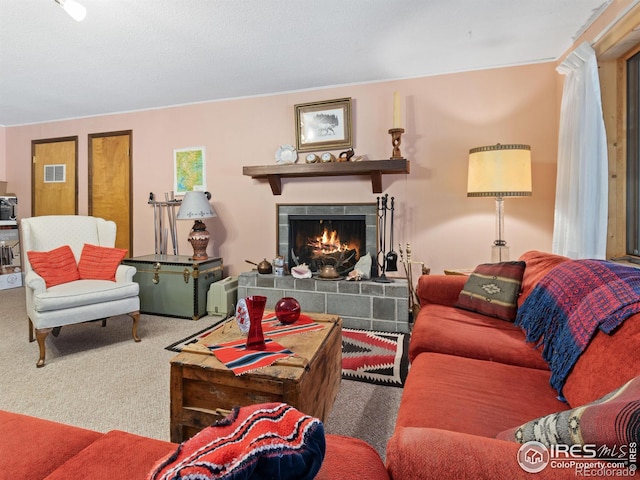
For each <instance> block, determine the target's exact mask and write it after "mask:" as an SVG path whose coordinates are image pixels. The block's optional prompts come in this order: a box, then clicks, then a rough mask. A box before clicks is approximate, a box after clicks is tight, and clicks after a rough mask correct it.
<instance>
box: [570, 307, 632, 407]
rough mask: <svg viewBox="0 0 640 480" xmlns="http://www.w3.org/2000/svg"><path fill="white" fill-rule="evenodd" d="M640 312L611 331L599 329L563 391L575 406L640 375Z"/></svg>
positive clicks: (592, 399) (574, 367)
mask: <svg viewBox="0 0 640 480" xmlns="http://www.w3.org/2000/svg"><path fill="white" fill-rule="evenodd" d="M638 345H640V314H636V315H634V316H632V317H630V318H628V319H627V320H626V321H625V322H624V323H623V324H622V325H621V326H620V327H619V328H618V329H617V330H615V331H614V332H613V333H612V334H611V335H607V334H606V333H604V332H602V331H598V333H596V335H595V337H593V339H592V340H591V343H589V346H588V347H587V349H586V350H585V351H584V352H582V355H580V358H578V361H577V362H576V363H575V365H574V366H573V370H571V372H570V373H569V376H568V377H567V381H566V382H565V384H564V388H563V389H562V393H563V395H564V397H565V398H566V399H567V402H569V405H571V406H572V407H576V406H580V405H584V404H586V403H589V402H593V401H594V400H596V399H598V398H600V397H602V396H603V395H605V394H606V393H607V392H610V391H612V390H614V389H615V388H618V387H619V386H621V385H622V384H624V383H625V382H628V381H629V380H631V379H632V378H634V377H637V376H639V375H640V350H639V349H638Z"/></svg>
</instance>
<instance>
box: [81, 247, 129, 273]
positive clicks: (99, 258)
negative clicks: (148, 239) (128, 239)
mask: <svg viewBox="0 0 640 480" xmlns="http://www.w3.org/2000/svg"><path fill="white" fill-rule="evenodd" d="M126 254H127V250H126V249H123V248H111V247H101V246H98V245H91V244H90V243H85V244H84V247H82V253H81V254H80V261H79V262H78V272H79V274H80V278H81V279H82V280H111V281H112V282H115V280H116V270H117V269H118V265H120V262H122V259H123V258H124V256H125V255H126Z"/></svg>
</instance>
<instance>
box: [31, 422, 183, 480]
mask: <svg viewBox="0 0 640 480" xmlns="http://www.w3.org/2000/svg"><path fill="white" fill-rule="evenodd" d="M175 449H176V444H175V443H169V442H165V441H162V440H156V439H153V438H147V437H141V436H139V435H134V434H132V433H127V432H121V431H119V430H112V431H110V432H108V433H106V434H104V436H102V438H100V439H99V440H97V441H95V442H94V443H92V444H91V445H89V446H87V448H85V449H84V450H82V451H81V452H79V453H78V454H77V455H75V456H74V457H73V458H70V459H69V460H67V461H66V462H65V463H61V464H60V466H59V467H58V468H57V469H56V470H55V471H54V472H53V473H51V475H49V476H48V477H46V478H45V477H36V476H33V477H31V478H45V480H69V479H91V480H114V479H121V478H122V479H125V478H126V479H140V480H142V479H144V478H146V477H147V475H148V474H149V470H151V468H152V467H153V465H154V464H155V463H156V462H157V461H158V459H160V458H162V457H163V456H165V455H167V454H168V453H169V452H172V451H174V450H175Z"/></svg>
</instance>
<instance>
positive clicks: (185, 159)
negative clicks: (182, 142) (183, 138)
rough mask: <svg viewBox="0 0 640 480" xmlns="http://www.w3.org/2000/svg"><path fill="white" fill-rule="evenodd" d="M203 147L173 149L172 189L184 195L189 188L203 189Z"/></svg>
mask: <svg viewBox="0 0 640 480" xmlns="http://www.w3.org/2000/svg"><path fill="white" fill-rule="evenodd" d="M205 165H206V162H205V157H204V147H189V148H178V149H175V150H174V151H173V191H174V193H175V194H176V195H184V194H185V193H187V192H190V191H191V190H201V191H205V190H206V189H207V186H206V183H205V182H206V178H207V177H206V170H205Z"/></svg>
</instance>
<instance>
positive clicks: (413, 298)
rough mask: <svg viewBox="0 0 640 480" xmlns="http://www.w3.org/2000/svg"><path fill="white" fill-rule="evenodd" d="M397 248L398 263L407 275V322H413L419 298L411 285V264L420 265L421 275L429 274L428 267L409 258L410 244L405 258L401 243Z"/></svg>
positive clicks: (418, 307) (416, 313)
mask: <svg viewBox="0 0 640 480" xmlns="http://www.w3.org/2000/svg"><path fill="white" fill-rule="evenodd" d="M398 250H399V251H400V263H402V266H403V267H404V274H405V276H406V277H407V285H408V287H409V324H411V323H413V321H414V320H415V318H416V316H417V315H418V312H419V311H420V299H419V298H418V294H417V293H416V290H415V287H414V286H413V269H412V267H411V266H412V265H413V264H417V265H420V267H421V270H420V274H421V275H429V272H430V270H431V269H430V268H428V267H425V265H424V262H417V261H415V260H411V245H410V244H408V243H407V247H406V252H407V258H406V259H405V258H404V252H403V250H402V245H400V244H398Z"/></svg>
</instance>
